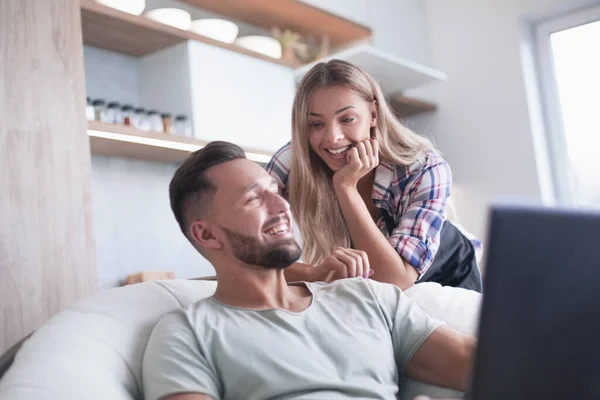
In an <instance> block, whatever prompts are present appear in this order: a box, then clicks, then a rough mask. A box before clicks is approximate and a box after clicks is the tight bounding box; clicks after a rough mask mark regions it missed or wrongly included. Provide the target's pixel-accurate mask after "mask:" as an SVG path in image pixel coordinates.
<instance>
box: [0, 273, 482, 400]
mask: <svg viewBox="0 0 600 400" xmlns="http://www.w3.org/2000/svg"><path fill="white" fill-rule="evenodd" d="M215 288H216V282H210V281H196V280H174V281H153V282H148V283H141V284H135V285H131V286H125V287H122V288H115V289H110V290H107V291H104V292H101V293H98V294H96V295H94V296H91V297H88V298H85V299H83V300H80V301H78V302H77V303H75V304H74V305H73V306H71V307H70V308H69V309H67V310H65V311H63V312H61V313H59V314H57V315H56V316H55V317H53V318H52V319H50V320H49V321H48V322H47V323H46V324H45V325H43V326H42V327H41V328H40V329H38V330H37V331H36V332H35V333H34V334H33V335H32V336H31V338H30V339H28V340H27V341H26V342H25V343H24V344H23V346H22V348H21V350H20V351H19V352H18V353H17V356H16V357H15V360H14V363H13V365H12V367H11V368H10V369H9V370H8V372H7V373H6V374H5V376H4V377H3V378H2V380H0V400H30V399H39V400H44V399H67V400H68V399H90V400H92V399H102V400H106V399H112V400H132V399H142V398H143V389H142V376H141V371H142V368H141V365H142V355H143V352H144V348H145V346H146V343H147V341H148V338H149V336H150V333H151V331H152V328H153V327H154V325H155V324H156V322H157V321H158V320H159V318H160V317H161V316H162V315H163V314H165V313H167V312H169V311H170V310H173V309H176V308H178V307H184V306H187V305H188V304H191V303H194V302H197V301H198V300H200V299H202V298H205V297H208V296H210V295H212V294H213V293H214V290H215ZM406 293H407V294H408V295H409V296H411V297H412V298H414V299H415V300H416V301H417V302H418V303H419V304H420V305H421V307H423V308H424V309H425V310H426V311H428V312H429V313H430V314H431V315H432V316H433V317H436V318H438V319H441V320H444V321H446V322H448V324H449V325H450V326H453V327H455V328H457V329H459V330H461V331H464V332H468V333H472V334H474V333H475V329H476V325H477V318H478V316H479V305H480V300H481V297H480V295H479V294H478V293H476V292H471V291H467V290H463V289H455V288H449V287H441V286H440V285H438V284H434V283H423V284H419V285H416V286H414V287H413V288H411V289H409V290H407V292H406ZM401 388H402V390H401V393H400V396H399V398H400V399H412V398H413V397H414V396H415V395H417V394H428V395H430V396H436V397H446V396H456V395H460V393H456V392H454V391H451V390H448V389H443V388H438V387H433V386H429V385H425V384H422V383H420V382H415V381H412V380H410V379H407V378H403V382H401Z"/></svg>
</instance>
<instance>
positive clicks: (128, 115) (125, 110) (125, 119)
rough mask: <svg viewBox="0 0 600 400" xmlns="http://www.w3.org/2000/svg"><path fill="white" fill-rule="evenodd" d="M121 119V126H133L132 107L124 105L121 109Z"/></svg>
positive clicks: (133, 115)
mask: <svg viewBox="0 0 600 400" xmlns="http://www.w3.org/2000/svg"><path fill="white" fill-rule="evenodd" d="M121 117H122V123H123V125H129V126H133V125H134V119H135V111H133V107H132V106H131V105H130V104H125V105H124V106H123V107H122V108H121Z"/></svg>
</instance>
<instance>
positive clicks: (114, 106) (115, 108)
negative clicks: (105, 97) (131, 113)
mask: <svg viewBox="0 0 600 400" xmlns="http://www.w3.org/2000/svg"><path fill="white" fill-rule="evenodd" d="M106 119H107V122H108V123H109V124H120V123H121V122H122V121H123V118H122V116H121V105H120V104H119V103H117V102H116V101H113V102H110V103H108V109H107V117H106Z"/></svg>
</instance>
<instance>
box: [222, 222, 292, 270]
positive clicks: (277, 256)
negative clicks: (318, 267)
mask: <svg viewBox="0 0 600 400" xmlns="http://www.w3.org/2000/svg"><path fill="white" fill-rule="evenodd" d="M221 228H222V229H223V231H224V232H225V234H226V235H227V238H228V239H229V243H230V244H231V247H232V250H233V255H234V257H235V258H237V259H238V260H240V261H243V262H245V263H246V264H250V265H258V266H260V267H264V268H287V267H289V266H290V265H292V264H293V263H295V262H296V261H298V259H299V258H300V255H301V254H302V251H301V250H300V246H299V245H298V243H297V242H296V240H294V238H290V239H289V240H282V241H281V242H279V243H273V244H265V243H260V241H259V240H258V239H257V238H255V237H252V236H246V235H244V234H241V233H238V232H235V231H232V230H231V229H227V228H225V227H221Z"/></svg>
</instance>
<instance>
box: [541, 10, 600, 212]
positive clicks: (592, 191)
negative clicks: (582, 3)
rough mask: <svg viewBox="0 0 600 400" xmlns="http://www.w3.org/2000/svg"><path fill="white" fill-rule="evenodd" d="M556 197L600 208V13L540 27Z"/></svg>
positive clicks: (590, 12)
mask: <svg viewBox="0 0 600 400" xmlns="http://www.w3.org/2000/svg"><path fill="white" fill-rule="evenodd" d="M536 36H537V37H536V42H537V53H538V54H537V58H538V60H537V61H538V72H539V74H540V91H541V95H542V101H543V108H544V117H545V118H544V119H545V131H546V134H547V135H548V136H547V138H546V139H547V140H546V141H547V144H548V147H549V149H548V150H549V154H548V155H549V161H550V163H551V170H552V175H553V184H554V185H553V186H554V192H555V193H554V194H555V197H556V198H557V200H559V201H560V202H562V203H567V204H576V205H594V206H600V7H594V8H588V9H585V10H581V11H578V12H575V13H571V14H569V15H564V16H561V17H560V18H554V19H552V20H548V21H545V22H542V23H540V24H539V25H537V27H536Z"/></svg>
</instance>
